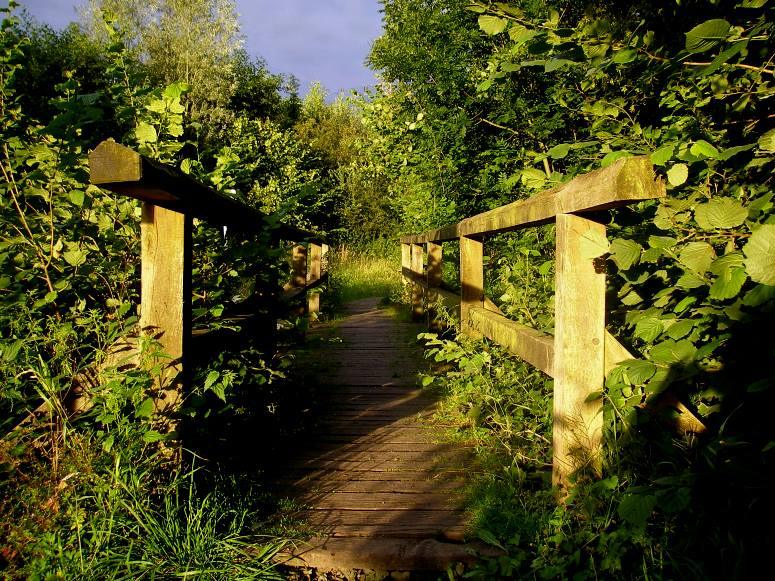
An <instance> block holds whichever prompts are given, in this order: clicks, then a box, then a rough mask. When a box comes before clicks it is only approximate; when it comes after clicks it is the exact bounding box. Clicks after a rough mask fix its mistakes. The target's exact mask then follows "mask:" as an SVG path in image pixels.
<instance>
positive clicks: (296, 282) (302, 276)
mask: <svg viewBox="0 0 775 581" xmlns="http://www.w3.org/2000/svg"><path fill="white" fill-rule="evenodd" d="M306 284H307V247H306V246H303V245H301V244H296V245H295V246H294V247H293V254H292V255H291V287H293V288H302V287H304V286H306Z"/></svg>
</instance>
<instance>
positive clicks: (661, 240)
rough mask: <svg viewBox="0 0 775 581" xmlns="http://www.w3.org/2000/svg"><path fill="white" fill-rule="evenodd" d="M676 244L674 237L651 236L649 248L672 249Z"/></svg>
mask: <svg viewBox="0 0 775 581" xmlns="http://www.w3.org/2000/svg"><path fill="white" fill-rule="evenodd" d="M676 242H677V240H676V239H675V238H673V237H672V236H649V246H651V247H652V248H670V247H671V246H675V243H676Z"/></svg>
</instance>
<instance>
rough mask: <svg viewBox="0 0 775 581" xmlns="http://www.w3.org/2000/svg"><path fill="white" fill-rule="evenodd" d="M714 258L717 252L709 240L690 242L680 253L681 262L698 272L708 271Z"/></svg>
mask: <svg viewBox="0 0 775 581" xmlns="http://www.w3.org/2000/svg"><path fill="white" fill-rule="evenodd" d="M714 258H716V252H715V251H714V250H713V247H712V246H711V245H710V244H708V243H707V242H689V244H687V245H686V246H684V248H683V250H681V254H679V255H678V260H679V261H680V262H681V264H683V265H684V266H685V267H687V268H688V269H690V270H692V271H693V272H695V273H697V274H705V273H706V272H708V269H709V268H710V264H711V262H713V259H714Z"/></svg>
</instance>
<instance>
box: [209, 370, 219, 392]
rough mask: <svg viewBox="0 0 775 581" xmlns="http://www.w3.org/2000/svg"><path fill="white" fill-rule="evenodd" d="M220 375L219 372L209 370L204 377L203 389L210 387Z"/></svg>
mask: <svg viewBox="0 0 775 581" xmlns="http://www.w3.org/2000/svg"><path fill="white" fill-rule="evenodd" d="M220 377H221V374H220V373H219V372H217V371H211V372H210V373H208V374H207V377H206V378H205V389H210V388H211V387H212V386H213V384H215V382H216V381H218V379H219V378H220Z"/></svg>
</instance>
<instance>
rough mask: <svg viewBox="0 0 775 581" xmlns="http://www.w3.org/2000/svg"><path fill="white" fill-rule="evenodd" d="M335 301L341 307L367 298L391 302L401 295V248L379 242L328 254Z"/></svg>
mask: <svg viewBox="0 0 775 581" xmlns="http://www.w3.org/2000/svg"><path fill="white" fill-rule="evenodd" d="M329 257H330V258H329V272H330V277H331V290H333V293H332V294H333V296H334V300H335V301H336V302H337V303H339V304H344V303H348V302H350V301H355V300H358V299H364V298H368V297H383V298H385V299H388V300H389V299H391V298H395V297H396V296H398V295H399V294H400V292H401V248H400V245H399V243H398V241H397V240H390V239H379V240H375V241H372V242H370V243H367V244H359V245H357V246H353V245H347V244H342V245H341V246H338V247H335V248H332V249H331V252H330V253H329Z"/></svg>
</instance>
